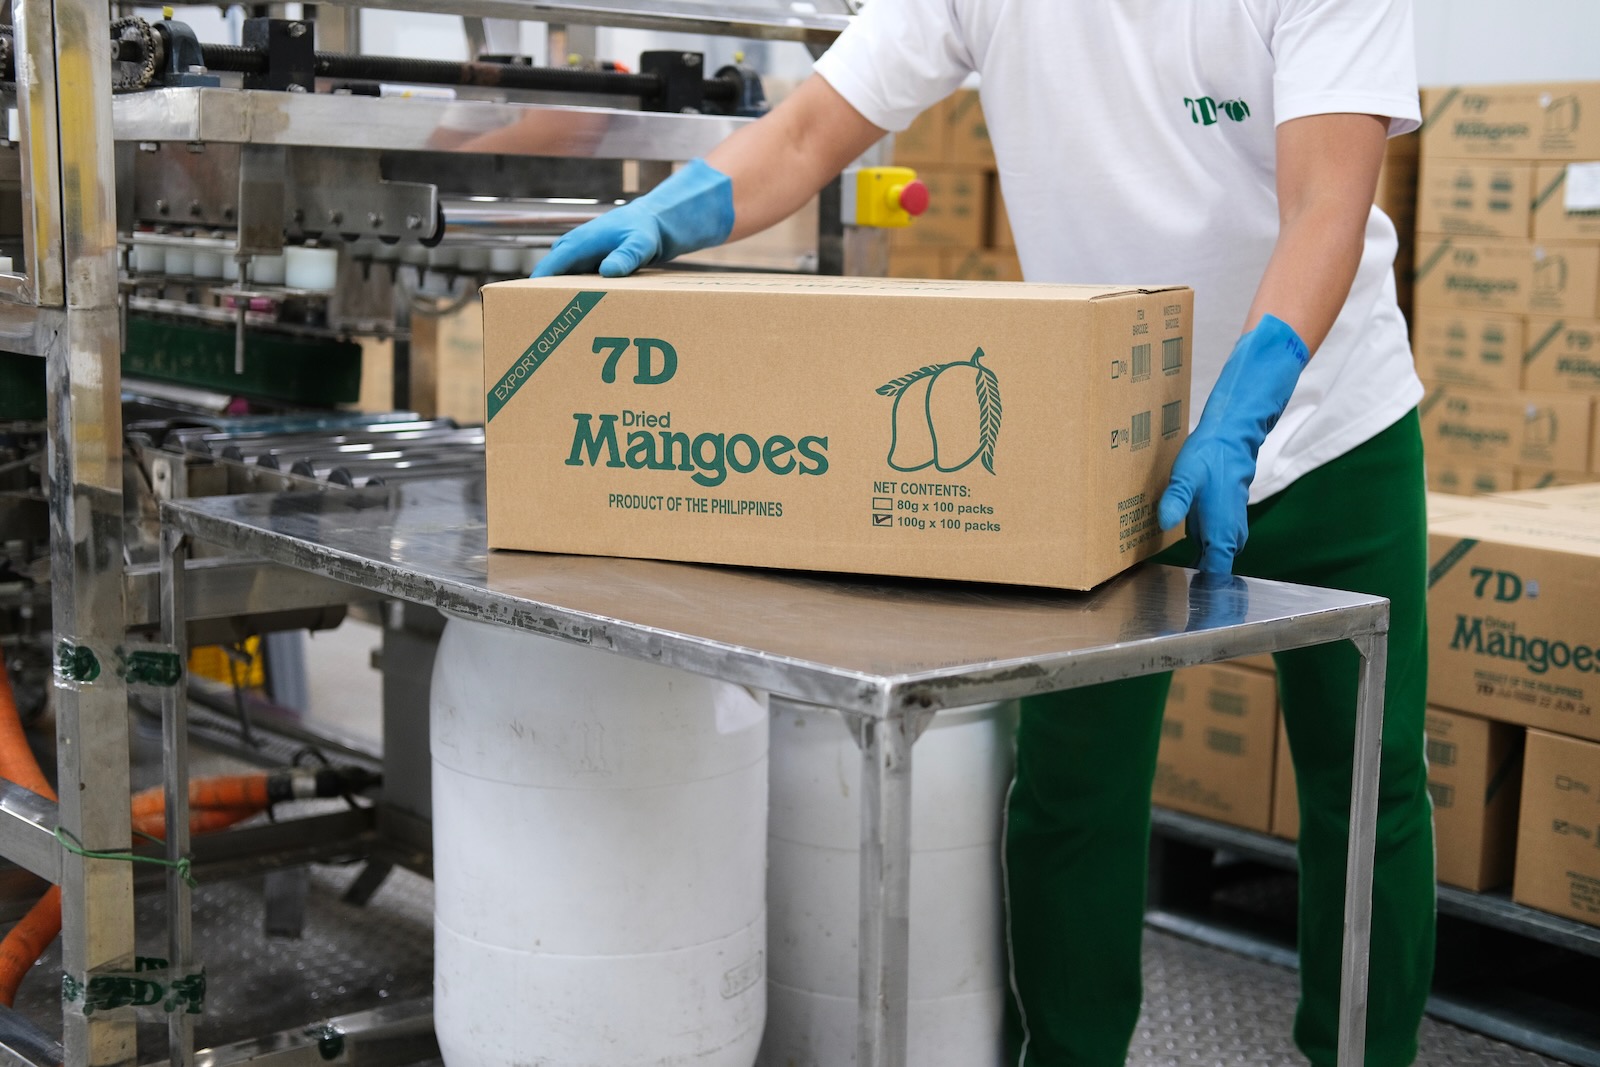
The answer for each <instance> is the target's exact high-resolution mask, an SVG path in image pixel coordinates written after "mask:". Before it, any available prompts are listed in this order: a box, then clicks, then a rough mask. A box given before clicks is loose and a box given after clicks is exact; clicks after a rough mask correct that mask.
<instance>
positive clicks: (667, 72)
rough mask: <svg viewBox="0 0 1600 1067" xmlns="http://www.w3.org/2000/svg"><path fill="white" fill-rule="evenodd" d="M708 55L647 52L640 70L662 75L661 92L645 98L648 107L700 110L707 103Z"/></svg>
mask: <svg viewBox="0 0 1600 1067" xmlns="http://www.w3.org/2000/svg"><path fill="white" fill-rule="evenodd" d="M705 66H706V64H705V57H704V56H702V55H701V54H700V53H699V52H644V53H641V54H640V56H639V71H640V73H643V74H654V75H655V76H656V77H658V78H660V79H661V93H660V95H658V96H655V97H652V98H650V99H648V100H645V101H644V110H646V111H666V112H669V113H671V114H674V115H681V114H698V113H699V112H700V111H702V110H703V109H704V107H705V102H706V86H705V77H706V73H705Z"/></svg>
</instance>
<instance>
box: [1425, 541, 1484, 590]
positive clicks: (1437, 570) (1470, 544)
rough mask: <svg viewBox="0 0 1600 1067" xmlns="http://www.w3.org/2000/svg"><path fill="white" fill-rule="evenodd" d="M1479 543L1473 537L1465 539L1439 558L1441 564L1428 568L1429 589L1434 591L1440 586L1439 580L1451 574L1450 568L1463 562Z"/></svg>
mask: <svg viewBox="0 0 1600 1067" xmlns="http://www.w3.org/2000/svg"><path fill="white" fill-rule="evenodd" d="M1477 545H1478V542H1477V541H1476V540H1475V539H1474V538H1471V537H1464V538H1462V539H1461V540H1459V541H1457V542H1456V543H1455V544H1454V545H1451V546H1450V551H1448V552H1446V553H1445V554H1444V555H1442V556H1440V557H1439V562H1437V563H1435V564H1434V565H1433V566H1431V567H1429V568H1428V588H1429V589H1432V588H1433V587H1434V586H1436V585H1438V584H1439V579H1441V578H1443V577H1444V576H1445V575H1446V574H1448V573H1450V568H1451V567H1454V566H1455V565H1456V564H1457V563H1460V562H1461V557H1462V556H1465V555H1466V554H1467V553H1468V552H1471V551H1472V550H1473V549H1474V548H1476V547H1477Z"/></svg>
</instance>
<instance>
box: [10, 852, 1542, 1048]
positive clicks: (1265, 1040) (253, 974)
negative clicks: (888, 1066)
mask: <svg viewBox="0 0 1600 1067" xmlns="http://www.w3.org/2000/svg"><path fill="white" fill-rule="evenodd" d="M355 873H356V872H355V870H354V869H352V868H328V867H319V868H314V869H313V870H312V874H311V886H310V892H309V894H308V898H307V909H306V935H305V937H304V938H303V939H302V940H299V941H293V940H286V939H277V938H268V937H266V936H264V935H263V934H262V932H261V918H262V907H263V906H262V897H261V881H260V879H249V880H243V881H239V882H233V883H227V884H222V885H202V886H201V887H200V889H199V890H197V891H196V893H195V904H196V915H195V941H196V944H198V945H201V946H204V955H205V961H206V969H207V973H208V975H209V978H210V982H209V987H208V993H207V998H208V999H207V1011H206V1015H205V1018H204V1020H203V1021H202V1022H201V1024H200V1026H199V1035H200V1044H201V1046H202V1047H204V1046H210V1045H220V1044H225V1043H227V1042H231V1041H236V1040H242V1039H245V1038H249V1037H256V1036H260V1035H264V1034H268V1033H273V1032H276V1031H280V1030H288V1029H294V1028H298V1027H301V1026H305V1025H309V1024H313V1023H316V1022H318V1021H320V1020H322V1019H326V1018H328V1017H330V1016H335V1015H341V1014H345V1013H348V1012H354V1011H360V1010H363V1009H366V1008H372V1007H377V1006H379V1005H381V1004H383V1003H386V1002H388V1001H390V1000H391V999H393V1000H397V1001H403V1000H409V999H414V998H416V997H421V996H426V995H427V994H428V993H429V992H430V991H431V986H432V981H431V978H432V974H431V968H432V919H431V914H432V905H433V887H432V884H431V883H430V882H428V881H427V880H426V879H423V878H421V877H418V876H417V875H414V874H411V873H409V872H406V871H404V870H396V871H395V872H394V873H393V874H392V875H391V876H390V878H389V880H388V881H387V882H386V883H385V884H384V886H383V888H382V889H381V890H379V892H378V894H377V896H376V897H374V898H373V900H372V901H371V903H370V904H368V905H367V906H366V907H365V908H357V907H353V906H351V905H348V904H345V903H343V902H342V901H341V900H340V899H339V898H340V895H341V894H342V893H343V891H344V889H345V888H346V886H347V885H348V884H349V882H350V881H351V880H352V879H353V878H354V875H355ZM162 912H163V901H162V898H161V896H160V895H159V894H152V895H148V896H146V897H143V898H141V899H140V901H139V907H138V916H139V924H140V930H141V944H144V945H146V946H147V947H148V948H149V949H150V950H151V951H152V952H155V951H156V950H157V947H158V946H159V944H160V933H159V930H160V925H159V924H160V922H161V920H162ZM1144 961H1145V1007H1144V1013H1143V1015H1142V1017H1141V1018H1140V1020H1139V1028H1138V1031H1137V1033H1136V1034H1135V1036H1134V1041H1133V1048H1132V1050H1131V1052H1130V1055H1129V1058H1128V1063H1129V1065H1130V1067H1196V1065H1206V1067H1212V1065H1218V1067H1220V1065H1224V1064H1226V1065H1251V1064H1261V1065H1274V1067H1288V1065H1294V1064H1304V1063H1305V1060H1304V1059H1303V1058H1302V1057H1301V1056H1300V1054H1299V1053H1298V1052H1297V1051H1296V1050H1295V1048H1294V1044H1293V1042H1292V1041H1291V1039H1290V1023H1291V1020H1292V1018H1293V1014H1294V1004H1295V989H1296V982H1295V976H1294V974H1293V973H1292V972H1290V971H1288V970H1285V969H1284V968H1281V967H1277V966H1274V965H1272V964H1269V963H1261V962H1258V961H1255V960H1251V959H1246V958H1244V957H1241V956H1237V955H1234V954H1233V953H1230V952H1226V951H1223V950H1220V949H1215V948H1211V947H1208V946H1204V945H1200V944H1196V943H1194V942H1190V941H1187V940H1184V939H1183V938H1179V937H1175V936H1172V935H1170V934H1165V933H1161V932H1159V931H1155V930H1150V931H1147V933H1146V936H1145V953H1144ZM59 966H60V960H59V954H58V953H57V952H55V951H54V950H52V952H51V953H50V954H49V955H48V956H47V957H46V958H45V959H44V960H43V961H41V962H40V964H39V966H38V968H36V973H35V974H33V975H30V976H29V978H28V979H27V981H26V982H24V984H23V988H22V991H21V993H20V995H19V996H18V999H17V1007H18V1008H19V1010H22V1011H23V1012H25V1013H26V1014H27V1015H28V1016H29V1017H30V1018H33V1019H35V1020H36V1021H38V1022H39V1023H40V1024H41V1025H43V1026H45V1027H46V1029H47V1030H49V1031H50V1032H52V1033H58V1032H59V1026H60V1017H59V1015H58V1014H57V1010H56V1006H57V1004H58V1000H57V993H56V988H55V984H54V979H55V976H56V975H57V974H59ZM139 1036H140V1050H141V1056H140V1059H141V1061H142V1062H144V1063H150V1062H152V1061H153V1060H154V1059H156V1058H157V1057H159V1056H160V1055H162V1052H163V1050H164V1048H165V1034H164V1032H163V1030H162V1029H161V1028H160V1026H159V1025H156V1024H151V1025H146V1026H141V1027H140V1035H139ZM436 1063H437V1061H436V1060H429V1061H424V1062H423V1063H419V1064H418V1067H426V1065H430V1064H436ZM1417 1063H1418V1065H1419V1067H1447V1065H1448V1067H1490V1065H1493V1067H1536V1065H1545V1064H1549V1065H1554V1064H1556V1063H1557V1061H1555V1060H1550V1059H1546V1058H1544V1057H1541V1056H1537V1055H1534V1054H1533V1053H1530V1052H1525V1051H1522V1050H1520V1049H1516V1048H1512V1047H1511V1046H1509V1045H1504V1044H1501V1043H1499V1042H1496V1041H1491V1040H1489V1039H1487V1038H1484V1037H1480V1036H1478V1035H1477V1034H1472V1033H1469V1032H1467V1031H1465V1030H1461V1029H1458V1028H1456V1027H1454V1026H1450V1025H1448V1024H1446V1023H1441V1022H1438V1021H1436V1020H1433V1019H1427V1020H1424V1022H1423V1026H1422V1052H1421V1055H1420V1056H1419V1058H1418V1060H1417Z"/></svg>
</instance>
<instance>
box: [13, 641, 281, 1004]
mask: <svg viewBox="0 0 1600 1067" xmlns="http://www.w3.org/2000/svg"><path fill="white" fill-rule="evenodd" d="M0 777H3V778H6V779H9V780H10V781H12V782H15V783H16V784H17V785H20V786H22V787H23V788H24V789H27V790H28V791H30V792H33V793H38V794H39V795H40V796H42V797H48V798H49V799H51V800H55V799H56V792H55V790H54V789H51V788H50V782H49V780H48V779H46V778H45V776H44V772H43V771H41V770H40V769H39V761H38V760H36V759H35V758H34V756H33V750H32V749H31V748H29V747H28V738H27V735H26V734H25V733H24V732H23V730H22V716H21V715H19V714H18V713H17V701H16V697H15V695H14V694H13V693H12V691H11V678H10V676H9V675H8V674H7V673H6V666H5V660H4V658H3V657H0ZM189 804H190V807H191V808H192V809H193V810H192V811H191V812H190V815H189V831H190V833H205V832H206V831H208V830H221V829H224V828H226V827H229V826H232V825H233V824H234V823H236V822H239V821H240V820H242V819H248V818H249V817H250V816H252V815H256V814H259V813H260V812H263V811H265V810H266V809H267V776H266V775H264V774H255V775H227V776H221V777H217V778H202V779H199V780H197V781H193V782H190V783H189ZM131 805H132V813H133V826H134V829H136V830H139V831H140V832H142V833H146V834H148V835H150V836H151V837H155V838H159V839H163V840H164V839H165V838H166V833H167V823H166V807H167V805H166V796H165V794H164V793H163V791H162V789H161V787H159V786H157V787H156V788H154V789H146V790H144V791H142V792H140V793H138V794H136V795H135V796H134V797H133V798H132V801H131ZM60 932H61V887H60V886H51V887H50V888H49V890H47V891H46V892H45V894H44V896H42V897H40V898H39V901H38V903H36V904H34V906H33V907H32V908H30V909H29V910H28V913H27V914H26V915H24V916H23V917H22V918H21V920H19V921H18V922H17V924H16V925H15V926H13V927H12V928H11V929H10V931H9V932H7V934H6V936H5V938H4V940H0V1004H4V1005H5V1006H6V1007H8V1008H9V1007H11V1006H12V1004H13V1003H14V1002H15V1001H16V998H17V987H18V986H20V985H21V984H22V979H23V978H25V977H26V976H27V974H28V972H29V971H30V970H32V969H33V965H34V964H35V963H36V962H38V959H39V957H40V956H42V955H44V951H45V949H47V948H49V947H50V942H52V941H54V940H55V939H56V935H57V934H59V933H60Z"/></svg>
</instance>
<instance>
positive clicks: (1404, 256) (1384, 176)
mask: <svg viewBox="0 0 1600 1067" xmlns="http://www.w3.org/2000/svg"><path fill="white" fill-rule="evenodd" d="M1421 143H1422V139H1421V138H1420V137H1419V136H1418V135H1417V134H1415V133H1408V134H1405V135H1403V136H1400V137H1391V138H1389V141H1388V144H1387V145H1386V146H1385V147H1384V151H1383V166H1382V167H1381V168H1379V170H1378V188H1377V193H1376V195H1375V196H1374V197H1373V201H1374V203H1376V204H1377V206H1378V209H1379V210H1381V211H1382V212H1383V213H1384V214H1385V215H1388V216H1389V218H1390V220H1391V221H1393V222H1394V228H1395V236H1396V237H1397V238H1398V240H1399V244H1398V247H1397V248H1396V249H1395V256H1394V288H1395V302H1396V303H1397V304H1399V306H1400V312H1401V314H1403V315H1404V316H1405V317H1406V319H1407V320H1408V321H1409V320H1410V318H1411V305H1412V280H1411V276H1412V273H1413V269H1414V268H1415V266H1416V232H1417V172H1418V166H1419V147H1420V145H1421Z"/></svg>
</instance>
